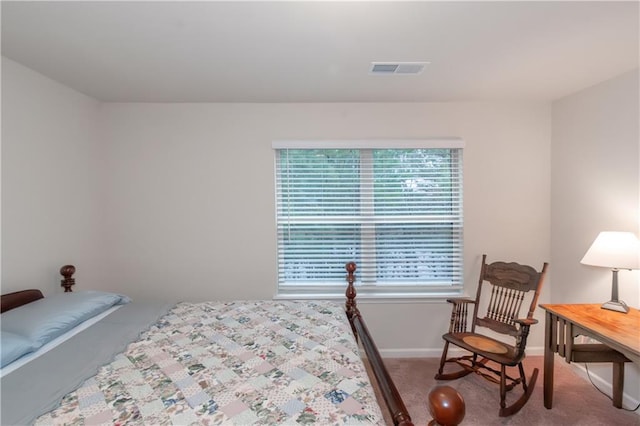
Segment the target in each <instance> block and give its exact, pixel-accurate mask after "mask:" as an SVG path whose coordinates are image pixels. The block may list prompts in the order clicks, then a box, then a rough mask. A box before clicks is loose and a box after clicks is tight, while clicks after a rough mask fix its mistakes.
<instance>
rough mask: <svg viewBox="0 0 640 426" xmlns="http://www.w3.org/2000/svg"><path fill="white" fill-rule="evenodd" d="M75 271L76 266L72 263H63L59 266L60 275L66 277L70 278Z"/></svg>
mask: <svg viewBox="0 0 640 426" xmlns="http://www.w3.org/2000/svg"><path fill="white" fill-rule="evenodd" d="M75 273H76V267H75V266H73V265H64V266H63V267H62V268H60V275H62V276H63V277H65V278H67V279H68V278H71V276H72V275H73V274H75Z"/></svg>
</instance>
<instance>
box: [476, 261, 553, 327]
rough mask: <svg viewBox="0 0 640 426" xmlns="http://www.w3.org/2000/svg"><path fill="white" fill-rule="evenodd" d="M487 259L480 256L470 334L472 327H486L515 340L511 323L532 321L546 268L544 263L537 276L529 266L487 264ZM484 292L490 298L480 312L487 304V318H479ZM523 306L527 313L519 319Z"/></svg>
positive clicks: (500, 263) (503, 263)
mask: <svg viewBox="0 0 640 426" xmlns="http://www.w3.org/2000/svg"><path fill="white" fill-rule="evenodd" d="M486 258H487V256H486V255H483V256H482V270H481V272H480V280H479V282H478V290H477V293H476V304H475V308H474V315H473V317H474V318H473V324H472V331H474V332H475V331H476V330H475V327H476V325H478V326H482V327H488V328H490V329H491V330H493V331H495V332H497V333H501V334H508V335H511V336H514V337H517V335H518V332H519V331H518V330H519V328H518V327H516V323H515V321H514V320H516V319H522V318H527V319H532V318H533V312H534V311H535V308H536V306H537V304H538V297H539V296H540V289H541V288H542V283H543V281H544V276H545V274H546V270H547V266H548V265H547V263H545V264H544V266H543V267H542V270H541V271H540V272H538V271H536V270H535V269H534V268H533V267H531V266H528V265H521V264H519V263H515V262H510V263H506V262H493V263H490V264H487V263H486ZM483 288H485V293H487V292H489V294H488V295H485V299H483V300H482V302H485V303H483V308H484V306H485V304H486V314H485V316H484V317H480V316H479V315H478V312H479V309H480V305H481V295H482V293H483ZM530 292H533V293H530ZM487 298H488V302H487V301H486V299H487ZM523 305H524V306H526V307H527V309H528V311H527V314H526V316H524V317H523V316H521V315H520V309H521V307H522V306H523Z"/></svg>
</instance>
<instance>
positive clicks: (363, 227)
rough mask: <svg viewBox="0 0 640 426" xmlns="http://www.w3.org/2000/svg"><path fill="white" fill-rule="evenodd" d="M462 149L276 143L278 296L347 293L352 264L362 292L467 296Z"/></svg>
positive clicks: (430, 144)
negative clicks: (463, 291) (347, 275)
mask: <svg viewBox="0 0 640 426" xmlns="http://www.w3.org/2000/svg"><path fill="white" fill-rule="evenodd" d="M389 146H393V148H389ZM397 146H401V148H398V147H397ZM462 146H463V145H462V142H461V141H459V140H438V141H433V140H429V141H388V142H386V143H385V142H379V141H376V142H367V141H357V142H353V141H351V142H347V141H345V142H340V141H331V142H326V141H325V142H321V143H320V142H318V143H313V142H280V143H274V148H275V149H276V195H277V205H276V206H277V207H276V208H277V212H276V217H277V235H278V293H279V294H280V295H287V294H295V295H304V294H314V295H322V294H326V295H330V294H342V293H344V288H345V283H344V277H345V270H344V265H345V263H346V262H349V261H354V262H356V263H357V265H358V270H357V277H358V281H357V286H358V287H359V290H358V292H359V295H362V294H363V293H364V294H371V295H378V294H380V295H390V294H395V295H400V296H402V295H406V294H415V293H426V294H452V293H453V294H455V293H459V291H460V289H461V288H462V236H463V217H462Z"/></svg>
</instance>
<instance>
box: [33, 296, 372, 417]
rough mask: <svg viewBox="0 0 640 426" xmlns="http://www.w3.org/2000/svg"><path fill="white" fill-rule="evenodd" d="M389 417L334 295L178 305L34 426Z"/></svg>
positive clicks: (342, 310)
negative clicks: (304, 299)
mask: <svg viewBox="0 0 640 426" xmlns="http://www.w3.org/2000/svg"><path fill="white" fill-rule="evenodd" d="M62 423H64V424H145V425H160V424H176V425H189V424H205V425H251V424H264V425H267V424H268V425H273V424H306V423H315V424H321V425H330V424H384V421H383V418H382V414H381V413H380V407H379V406H378V404H377V402H376V399H375V396H374V392H373V388H372V387H371V384H370V381H369V378H368V376H367V373H366V371H365V368H364V365H363V363H362V360H361V359H360V357H359V355H358V348H357V345H356V343H355V340H354V338H353V335H352V333H351V329H350V327H349V323H348V321H347V320H346V317H345V314H344V309H343V308H342V307H341V306H340V305H338V304H335V303H331V302H316V301H314V302H289V301H243V302H227V303H224V302H205V303H180V304H178V305H176V306H175V307H174V308H173V309H172V310H171V311H170V312H169V313H168V314H167V315H166V316H164V317H163V318H162V319H161V320H160V321H158V322H157V323H156V324H155V325H153V326H152V327H151V328H150V329H149V330H147V331H145V332H144V333H143V334H142V336H141V338H140V339H139V340H138V341H137V342H134V343H132V344H130V345H129V346H128V348H127V349H126V351H125V352H123V353H121V354H119V355H117V356H116V358H115V360H114V361H113V362H112V363H111V364H108V365H105V366H103V367H101V368H100V370H99V371H98V373H97V375H95V376H94V377H92V378H90V379H88V380H87V381H86V382H85V383H84V384H83V385H82V386H81V387H80V388H78V389H77V390H76V391H74V392H72V393H70V394H68V395H67V396H65V398H64V399H63V401H62V404H61V406H60V407H58V408H57V409H55V410H54V411H51V412H50V413H47V414H45V415H43V416H41V417H40V418H38V419H37V421H36V424H62Z"/></svg>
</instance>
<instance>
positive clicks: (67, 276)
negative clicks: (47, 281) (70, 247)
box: [60, 265, 76, 293]
mask: <svg viewBox="0 0 640 426" xmlns="http://www.w3.org/2000/svg"><path fill="white" fill-rule="evenodd" d="M75 273H76V267H75V266H73V265H64V266H63V267H62V268H60V275H62V276H63V277H64V279H63V280H62V281H60V286H62V287H64V292H65V293H71V292H72V291H73V290H71V287H73V286H74V285H75V284H76V280H75V278H71V276H72V275H73V274H75Z"/></svg>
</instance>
